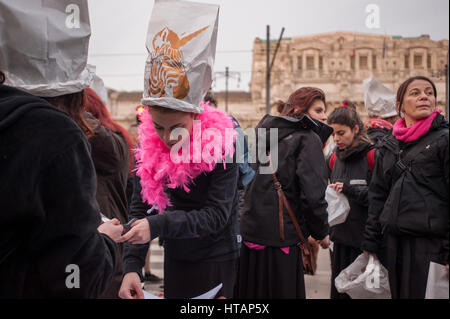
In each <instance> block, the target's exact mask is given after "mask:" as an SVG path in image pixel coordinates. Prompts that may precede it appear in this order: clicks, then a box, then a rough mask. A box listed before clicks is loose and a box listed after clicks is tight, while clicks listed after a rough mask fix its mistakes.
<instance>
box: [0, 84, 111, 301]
mask: <svg viewBox="0 0 450 319" xmlns="http://www.w3.org/2000/svg"><path fill="white" fill-rule="evenodd" d="M95 188H96V179H95V171H94V166H93V164H92V160H91V157H90V147H89V143H88V141H87V140H86V138H85V137H84V134H83V133H82V131H81V130H80V128H79V127H78V126H77V125H76V124H75V123H74V122H73V121H72V120H71V118H70V117H69V116H68V115H67V114H66V113H65V112H62V111H60V110H57V109H56V108H54V107H52V106H51V105H49V104H48V103H47V102H46V101H44V100H43V99H40V98H37V97H34V96H32V95H29V94H27V93H24V92H22V91H19V90H17V89H14V88H11V87H8V86H5V85H0V225H1V227H2V230H1V232H0V283H1V284H0V298H44V297H52V298H63V297H77V298H96V297H97V296H98V295H99V294H100V293H101V292H102V291H103V290H104V288H105V286H106V285H107V284H108V283H109V280H110V278H111V276H112V274H113V270H114V266H115V258H116V244H115V243H114V242H113V241H112V240H111V239H110V238H109V237H108V236H106V235H103V234H100V233H99V232H98V231H97V227H98V226H99V225H100V214H99V209H98V204H97V202H96V200H95ZM70 265H76V266H78V267H79V274H80V286H79V288H72V289H69V288H68V287H67V286H66V281H67V280H68V282H72V283H76V280H72V279H71V277H69V276H70V275H71V274H72V275H74V276H76V270H71V267H73V266H70ZM68 266H70V267H68ZM67 267H68V268H67ZM74 269H75V268H74Z"/></svg>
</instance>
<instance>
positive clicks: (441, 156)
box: [362, 114, 449, 260]
mask: <svg viewBox="0 0 450 319" xmlns="http://www.w3.org/2000/svg"><path fill="white" fill-rule="evenodd" d="M438 130H439V131H441V132H443V135H440V137H439V138H435V139H434V140H433V141H431V142H430V143H429V145H427V146H426V147H424V148H423V150H422V151H421V152H420V153H419V154H418V155H417V156H415V158H414V160H413V161H412V163H411V169H410V171H409V173H410V176H408V177H407V179H408V180H409V181H412V182H413V183H414V185H415V186H414V188H415V189H416V190H418V191H419V192H412V191H411V189H409V191H405V190H403V191H402V192H401V193H400V194H399V196H398V198H395V199H392V198H391V199H389V198H388V197H389V196H390V194H391V193H393V192H392V189H393V188H392V186H393V184H394V180H393V174H394V170H395V163H396V161H397V155H395V154H398V153H399V152H400V151H401V153H402V155H401V157H402V158H405V156H407V154H408V153H409V152H411V151H412V150H413V149H414V148H415V145H417V143H418V142H419V141H420V140H421V139H423V138H424V137H425V136H426V135H425V136H423V137H422V138H420V139H419V140H417V141H414V142H409V143H403V142H400V141H398V140H397V139H396V138H395V137H394V136H391V135H390V136H388V137H387V138H386V139H385V140H384V141H383V143H382V147H381V148H380V149H379V155H378V156H377V161H376V164H375V170H374V176H373V179H372V183H371V185H370V189H369V202H370V206H369V217H368V220H367V225H366V228H365V233H364V238H365V240H364V243H363V245H362V248H363V249H364V250H367V251H370V252H373V253H378V251H379V249H380V245H381V243H382V232H383V231H385V232H389V233H394V234H396V235H411V236H422V237H433V238H442V240H443V241H444V242H445V243H444V246H445V252H443V253H444V254H446V256H447V257H446V258H445V259H446V260H448V238H449V213H448V208H449V207H448V206H449V150H448V148H449V145H448V142H449V140H448V122H447V121H445V119H444V117H443V116H442V115H440V114H438V115H437V116H436V118H435V119H434V121H433V123H432V125H431V128H430V131H429V133H428V134H430V132H433V131H438ZM445 130H446V134H444V133H445ZM408 180H405V181H406V182H408ZM403 183H404V182H403ZM408 185H411V184H410V183H409V182H408ZM404 186H405V184H404ZM388 202H391V203H394V202H395V203H397V204H398V205H397V209H395V211H393V209H392V207H394V205H391V204H388ZM380 216H381V217H383V218H380ZM383 220H385V221H386V220H390V222H389V224H388V223H386V222H383Z"/></svg>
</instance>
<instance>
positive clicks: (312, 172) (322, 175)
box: [240, 115, 331, 247]
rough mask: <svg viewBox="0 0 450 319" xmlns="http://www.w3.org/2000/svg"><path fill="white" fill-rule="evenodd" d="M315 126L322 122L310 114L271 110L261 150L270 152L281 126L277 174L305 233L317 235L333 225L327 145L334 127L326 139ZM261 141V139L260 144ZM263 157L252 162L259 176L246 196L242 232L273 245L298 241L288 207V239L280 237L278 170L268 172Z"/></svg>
mask: <svg viewBox="0 0 450 319" xmlns="http://www.w3.org/2000/svg"><path fill="white" fill-rule="evenodd" d="M313 127H314V129H316V125H314V123H312V122H311V119H309V118H308V117H306V116H305V117H303V118H301V119H294V118H290V117H279V116H270V115H266V116H265V117H264V118H263V119H262V120H261V122H260V123H259V124H258V126H257V130H258V129H259V128H265V129H266V130H267V134H268V136H267V143H266V149H265V150H264V149H263V147H261V151H262V152H261V153H262V154H261V155H263V156H264V155H265V151H268V150H269V146H270V143H269V140H270V138H269V135H270V130H269V129H270V128H274V129H278V140H277V142H278V152H277V155H278V162H277V163H272V165H273V166H274V169H275V170H276V175H277V178H278V180H279V181H280V183H281V185H282V188H283V191H284V193H285V195H286V198H287V200H288V202H289V204H290V206H291V208H292V210H293V212H294V213H295V214H296V217H297V220H298V221H299V223H300V227H301V229H302V232H303V234H304V235H305V237H308V236H309V235H312V236H313V237H314V238H316V239H323V238H324V237H325V236H326V235H327V234H328V231H329V228H328V219H327V218H328V214H327V210H326V209H327V203H326V201H325V189H326V187H327V167H326V164H325V159H324V156H323V153H322V145H323V141H324V140H326V139H327V137H328V136H329V134H330V132H331V131H328V133H326V134H325V136H323V140H322V141H321V139H320V138H319V136H318V135H317V134H316V133H314V131H313V129H312V128H313ZM327 127H328V126H327ZM260 143H261V141H260V140H259V139H257V144H260ZM261 145H262V144H261ZM272 152H273V151H272ZM272 155H273V154H272ZM259 156H260V154H258V157H259ZM261 162H263V163H264V162H266V161H265V160H261V159H260V158H258V161H257V163H256V164H252V166H253V169H254V170H255V172H256V175H255V178H254V179H253V181H252V182H251V183H250V184H249V186H248V187H247V189H246V192H245V195H244V208H243V212H242V214H241V216H240V217H241V223H240V225H241V234H242V237H243V239H244V240H246V241H250V242H253V243H257V244H263V245H269V246H273V247H283V246H289V245H294V244H296V243H298V242H299V238H298V235H297V232H296V231H295V227H294V224H293V223H292V221H291V219H290V217H289V215H288V213H287V210H286V209H285V210H284V217H283V219H284V232H285V240H284V241H282V240H281V239H280V233H279V222H278V194H277V191H276V190H275V188H274V184H273V179H272V175H271V174H270V173H269V174H268V173H267V172H266V173H265V174H264V173H263V171H262V170H261V169H263V168H264V167H263V166H266V165H267V163H266V164H261ZM276 164H278V165H276ZM265 168H266V169H267V167H265Z"/></svg>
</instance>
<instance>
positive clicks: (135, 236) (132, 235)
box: [118, 218, 150, 245]
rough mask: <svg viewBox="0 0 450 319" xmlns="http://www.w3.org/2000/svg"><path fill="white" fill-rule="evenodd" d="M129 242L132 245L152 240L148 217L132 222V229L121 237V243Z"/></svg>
mask: <svg viewBox="0 0 450 319" xmlns="http://www.w3.org/2000/svg"><path fill="white" fill-rule="evenodd" d="M125 241H126V242H128V243H129V244H132V245H138V244H146V243H148V242H149V241H150V224H149V223H148V220H147V218H143V219H139V220H137V221H135V222H134V223H133V224H131V229H130V230H129V231H128V232H127V233H126V234H125V235H123V236H122V237H120V238H119V241H118V242H119V243H122V242H125Z"/></svg>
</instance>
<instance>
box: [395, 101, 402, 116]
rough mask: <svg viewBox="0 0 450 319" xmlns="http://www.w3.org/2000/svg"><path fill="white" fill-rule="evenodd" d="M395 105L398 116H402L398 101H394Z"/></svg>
mask: <svg viewBox="0 0 450 319" xmlns="http://www.w3.org/2000/svg"><path fill="white" fill-rule="evenodd" d="M396 107H397V111H398V116H400V117H402V114H403V111H402V110H401V109H400V108H401V105H400V102H397V103H396Z"/></svg>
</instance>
